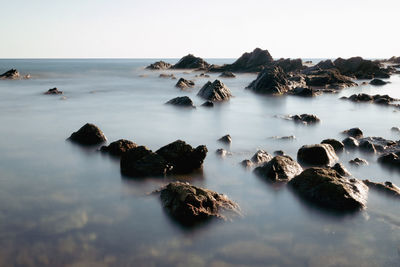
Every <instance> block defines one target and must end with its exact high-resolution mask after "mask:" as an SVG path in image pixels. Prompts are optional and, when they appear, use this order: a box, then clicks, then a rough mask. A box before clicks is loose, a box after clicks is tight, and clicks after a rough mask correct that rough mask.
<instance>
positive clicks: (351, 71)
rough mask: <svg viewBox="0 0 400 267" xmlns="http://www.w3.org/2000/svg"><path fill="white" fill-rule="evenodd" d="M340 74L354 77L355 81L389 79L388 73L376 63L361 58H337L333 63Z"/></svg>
mask: <svg viewBox="0 0 400 267" xmlns="http://www.w3.org/2000/svg"><path fill="white" fill-rule="evenodd" d="M333 63H334V65H335V67H336V68H338V69H339V71H340V73H342V74H343V75H347V76H354V77H356V78H357V79H373V78H389V77H390V75H389V74H388V71H387V70H386V69H384V68H383V67H382V66H381V64H380V63H379V62H377V61H372V60H366V59H363V58H361V57H352V58H349V59H343V58H337V59H336V60H335V61H334V62H333Z"/></svg>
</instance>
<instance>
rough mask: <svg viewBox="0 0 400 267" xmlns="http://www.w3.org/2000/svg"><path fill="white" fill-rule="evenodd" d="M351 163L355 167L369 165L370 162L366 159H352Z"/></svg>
mask: <svg viewBox="0 0 400 267" xmlns="http://www.w3.org/2000/svg"><path fill="white" fill-rule="evenodd" d="M349 163H350V164H351V165H354V166H361V165H368V161H366V160H365V159H360V158H355V159H352V160H350V161H349Z"/></svg>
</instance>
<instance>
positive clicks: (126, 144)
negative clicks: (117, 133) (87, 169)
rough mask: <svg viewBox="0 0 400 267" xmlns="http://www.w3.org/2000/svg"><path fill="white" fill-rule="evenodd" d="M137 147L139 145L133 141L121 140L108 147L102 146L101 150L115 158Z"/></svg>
mask: <svg viewBox="0 0 400 267" xmlns="http://www.w3.org/2000/svg"><path fill="white" fill-rule="evenodd" d="M137 146H138V145H137V144H135V143H134V142H132V141H129V140H126V139H119V140H117V141H114V142H112V143H111V144H109V145H108V146H102V147H101V149H100V150H101V151H102V152H108V153H110V154H111V155H113V156H121V155H122V154H123V153H125V152H126V151H128V150H129V149H132V148H134V147H137Z"/></svg>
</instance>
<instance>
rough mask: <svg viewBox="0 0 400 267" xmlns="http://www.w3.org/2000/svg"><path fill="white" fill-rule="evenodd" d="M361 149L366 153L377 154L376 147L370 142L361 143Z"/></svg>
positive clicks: (363, 141)
mask: <svg viewBox="0 0 400 267" xmlns="http://www.w3.org/2000/svg"><path fill="white" fill-rule="evenodd" d="M359 148H360V149H361V150H362V151H363V152H365V153H370V154H375V153H376V149H375V145H374V144H373V143H372V142H371V141H369V140H362V141H360V144H359Z"/></svg>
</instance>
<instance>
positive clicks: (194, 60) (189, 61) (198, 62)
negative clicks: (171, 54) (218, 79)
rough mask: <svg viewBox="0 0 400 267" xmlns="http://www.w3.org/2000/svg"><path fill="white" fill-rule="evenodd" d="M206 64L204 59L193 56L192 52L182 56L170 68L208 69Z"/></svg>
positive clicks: (208, 65)
mask: <svg viewBox="0 0 400 267" xmlns="http://www.w3.org/2000/svg"><path fill="white" fill-rule="evenodd" d="M208 67H210V64H208V63H207V62H206V61H205V60H204V59H202V58H200V57H195V56H194V55H192V54H189V55H187V56H184V57H183V58H181V59H180V60H179V61H178V63H176V64H175V65H174V66H173V67H172V68H174V69H208Z"/></svg>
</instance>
